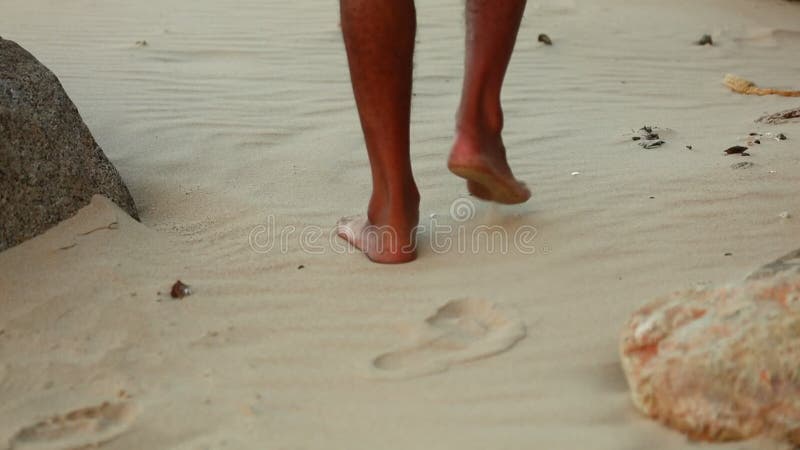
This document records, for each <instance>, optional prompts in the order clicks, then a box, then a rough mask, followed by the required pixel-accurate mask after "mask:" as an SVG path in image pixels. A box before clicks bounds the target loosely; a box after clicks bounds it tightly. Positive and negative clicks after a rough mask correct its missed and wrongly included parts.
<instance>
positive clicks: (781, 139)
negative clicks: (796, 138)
mask: <svg viewBox="0 0 800 450" xmlns="http://www.w3.org/2000/svg"><path fill="white" fill-rule="evenodd" d="M775 139H777V140H779V141H785V140H786V135H785V134H783V133H780V134H778V135H777V136H775Z"/></svg>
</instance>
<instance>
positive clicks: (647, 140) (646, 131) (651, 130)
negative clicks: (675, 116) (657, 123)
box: [631, 125, 667, 150]
mask: <svg viewBox="0 0 800 450" xmlns="http://www.w3.org/2000/svg"><path fill="white" fill-rule="evenodd" d="M636 133H637V134H636V135H634V136H633V137H631V140H633V141H637V142H638V143H639V146H640V147H642V148H644V149H647V150H650V149H653V148H658V147H661V146H662V145H664V144H666V143H667V142H666V141H665V140H663V139H661V135H660V133H659V128H658V127H654V126H649V125H645V126H643V127H642V128H639V130H637V131H636Z"/></svg>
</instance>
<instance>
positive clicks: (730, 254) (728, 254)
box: [725, 252, 733, 256]
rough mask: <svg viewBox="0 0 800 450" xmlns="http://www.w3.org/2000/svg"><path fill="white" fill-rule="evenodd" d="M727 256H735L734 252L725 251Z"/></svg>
mask: <svg viewBox="0 0 800 450" xmlns="http://www.w3.org/2000/svg"><path fill="white" fill-rule="evenodd" d="M725 256H733V253H730V252H728V253H725Z"/></svg>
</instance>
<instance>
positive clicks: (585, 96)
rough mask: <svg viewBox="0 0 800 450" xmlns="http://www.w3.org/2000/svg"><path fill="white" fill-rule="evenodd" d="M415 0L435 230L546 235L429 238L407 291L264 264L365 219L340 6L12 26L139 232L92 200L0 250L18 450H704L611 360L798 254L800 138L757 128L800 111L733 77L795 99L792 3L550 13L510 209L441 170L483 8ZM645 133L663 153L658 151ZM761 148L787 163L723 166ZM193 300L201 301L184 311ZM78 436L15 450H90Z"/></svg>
mask: <svg viewBox="0 0 800 450" xmlns="http://www.w3.org/2000/svg"><path fill="white" fill-rule="evenodd" d="M417 7H418V12H419V34H418V41H419V44H418V53H417V58H416V75H415V81H416V85H415V97H414V111H413V124H412V125H413V129H412V140H413V150H412V151H413V157H414V168H415V170H416V174H417V180H418V183H419V186H420V190H421V192H422V195H423V200H422V214H423V217H424V218H425V220H426V221H427V222H430V221H431V220H433V219H430V215H431V214H436V216H435V218H436V220H437V221H438V223H439V224H440V225H451V226H453V227H454V228H453V230H458V229H462V228H464V229H472V228H474V227H476V226H479V225H497V226H500V227H502V229H504V230H506V231H507V232H508V233H513V232H516V231H517V230H520V229H522V230H532V229H535V231H536V233H535V236H534V239H533V240H529V241H526V242H527V244H529V245H527V246H526V247H525V248H524V249H522V250H524V251H520V249H519V248H517V249H513V251H509V252H505V254H503V252H500V251H498V249H497V248H496V249H495V251H488V249H486V248H478V249H476V251H469V250H470V249H469V248H467V249H466V250H467V251H458V249H451V251H447V252H445V251H439V249H437V250H436V251H434V249H432V248H431V245H430V243H431V242H432V241H433V240H432V238H431V235H430V234H426V235H424V236H423V238H422V248H421V250H420V258H419V260H418V261H416V262H414V263H412V264H408V265H404V266H399V267H388V266H380V265H376V264H372V263H370V262H369V261H367V259H366V258H364V257H363V256H361V255H358V254H355V253H352V252H345V253H347V254H340V253H343V252H341V251H334V249H332V248H331V247H330V246H329V245H328V246H323V249H324V251H314V250H315V249H316V247H314V248H309V245H308V242H303V241H301V240H300V239H299V237H298V233H299V231H297V232H296V233H293V234H291V235H290V236H289V237H288V238H287V239H285V241H284V242H285V245H283V246H280V245H277V246H275V247H274V248H273V249H272V250H270V251H265V250H267V249H266V248H265V247H264V241H263V240H261V239H260V237H263V233H260V232H261V231H263V230H264V229H265V228H264V227H265V226H267V225H270V226H273V227H275V229H283V230H290V228H287V227H295V228H296V229H297V230H300V229H303V228H305V229H306V230H309V229H310V230H312V231H313V230H315V229H316V230H317V231H318V232H320V233H328V232H330V230H331V229H332V227H333V225H334V224H335V221H336V220H337V219H338V218H339V217H340V216H342V215H351V214H357V213H361V212H362V211H363V208H365V205H366V201H367V198H368V192H369V186H370V180H369V169H368V165H367V160H366V156H365V151H364V145H363V142H362V137H361V135H360V129H359V125H358V122H357V116H356V112H355V110H354V104H353V100H352V94H351V90H350V85H349V79H348V73H347V68H346V62H345V57H344V54H343V48H342V42H341V38H340V31H339V28H338V11H337V8H336V7H335V3H334V2H329V1H322V0H307V1H303V2H263V1H258V2H257V1H244V0H239V1H229V0H194V1H189V0H176V1H171V2H164V1H151V0H142V1H138V2H130V1H122V0H108V1H103V2H94V1H89V0H76V1H70V2H50V1H45V0H5V1H4V3H3V8H2V10H3V11H2V14H0V32H2V36H3V37H4V38H6V39H12V40H15V41H17V42H19V43H20V44H21V45H23V46H24V47H25V48H27V49H28V50H29V51H31V52H32V53H33V54H34V55H36V56H37V57H38V58H39V59H40V60H41V61H42V62H44V63H45V64H46V65H47V66H48V67H49V68H50V69H51V70H53V71H54V72H55V73H56V74H57V75H58V76H59V77H60V78H61V80H62V82H63V84H64V86H65V88H66V90H67V92H68V93H69V94H70V95H71V97H72V99H73V100H74V102H75V103H76V105H77V106H78V108H79V109H80V111H81V113H82V114H83V116H84V118H85V120H86V122H87V124H88V125H89V127H90V129H91V130H92V131H93V133H94V134H95V136H96V138H97V140H98V142H99V143H100V145H101V146H102V147H103V148H104V149H105V151H106V153H107V154H108V156H109V158H110V159H111V161H112V162H113V163H114V164H115V165H116V167H117V168H118V169H119V171H120V173H121V174H122V176H123V178H124V179H125V180H126V181H127V183H128V186H129V188H130V190H131V193H132V194H133V197H134V199H135V200H136V202H137V204H138V206H139V208H140V212H141V216H142V222H141V223H138V222H135V221H133V220H131V219H129V218H128V217H126V216H125V215H124V214H122V213H121V212H120V211H119V210H118V209H116V208H115V207H114V206H113V205H112V204H110V203H109V202H107V201H106V200H104V199H103V198H96V199H95V201H94V202H93V203H92V205H90V206H88V207H86V208H84V209H83V210H82V211H81V212H80V213H79V214H78V215H77V216H76V217H74V218H72V219H69V220H67V221H65V222H63V223H61V224H59V225H58V226H56V227H55V228H53V229H51V230H50V231H49V232H47V233H46V234H44V235H41V236H39V237H37V238H35V239H33V240H31V241H28V242H26V243H24V244H22V245H20V246H17V247H14V248H12V249H10V250H8V251H5V252H3V253H0V448H3V447H2V446H3V445H4V443H5V442H7V441H8V440H9V439H11V438H12V436H14V435H15V434H16V433H17V432H19V431H20V430H22V429H26V427H30V426H31V425H33V424H35V423H36V422H37V421H39V420H42V419H44V418H47V417H51V416H54V415H59V414H65V413H67V412H69V411H72V410H78V409H81V408H85V407H91V406H93V405H99V404H101V403H102V402H104V401H114V400H115V399H117V398H118V396H119V395H120V391H121V390H124V391H125V392H126V395H127V396H129V397H130V399H129V400H128V401H130V402H134V403H135V409H134V408H132V409H130V411H136V413H135V414H133V413H126V414H124V415H120V416H119V417H111V418H109V420H115V421H118V423H115V424H113V426H110V427H108V428H107V429H109V430H113V431H114V432H115V433H116V434H118V436H116V439H113V440H110V441H109V442H107V443H105V444H103V446H102V448H104V449H116V450H128V449H130V450H134V449H137V450H138V449H145V448H148V449H149V448H152V449H162V448H165V449H166V448H170V449H220V448H231V449H264V448H269V449H374V448H382V449H411V448H424V449H427V450H436V449H458V450H468V449H481V450H483V449H486V448H498V449H504V448H508V449H517V448H547V449H575V448H592V449H601V450H604V449H608V450H625V449H632V450H633V449H643V448H648V449H651V448H652V449H688V448H698V447H702V446H699V445H696V444H692V443H690V442H689V441H687V439H686V438H685V437H684V436H682V435H680V434H678V433H676V432H673V431H670V430H668V429H665V428H663V427H661V426H660V425H658V424H656V423H653V422H651V421H649V420H647V419H646V418H643V417H641V416H640V415H639V414H638V413H637V412H636V411H635V410H634V408H633V406H632V404H631V401H630V398H629V393H628V388H627V386H626V384H625V380H624V377H623V374H622V370H621V369H620V365H619V361H618V359H617V351H616V347H617V337H618V333H619V330H620V328H621V327H622V326H623V324H624V323H625V321H626V320H627V318H628V316H629V314H630V313H631V312H632V311H634V310H635V309H636V308H637V307H639V306H640V305H641V304H642V303H643V302H645V301H647V300H649V299H651V298H653V297H656V296H658V295H662V294H665V293H668V292H670V291H673V290H678V289H683V288H687V287H691V286H694V285H696V284H698V283H724V282H727V281H730V280H738V279H740V278H742V277H744V276H745V275H746V274H747V273H749V272H750V271H752V270H753V269H755V268H756V267H758V266H759V265H761V264H762V263H766V262H768V261H771V260H773V259H775V258H776V257H778V256H780V255H783V254H785V253H787V252H788V251H789V250H792V249H794V248H797V247H800V239H798V236H800V197H798V195H797V186H799V185H800V147H799V146H798V145H800V144H798V143H800V123H797V122H795V123H787V124H781V125H766V124H755V123H754V122H753V121H754V120H755V119H757V118H758V117H760V116H762V115H764V114H768V113H773V112H778V111H782V110H785V109H789V108H793V107H797V106H798V105H797V101H796V100H793V99H788V98H779V97H752V96H741V95H738V94H735V93H731V92H730V91H729V90H728V89H727V88H726V87H725V86H723V85H722V82H721V80H722V77H723V76H724V75H725V74H726V73H736V74H739V75H741V76H743V77H745V78H747V79H749V80H753V81H754V82H756V83H758V84H759V85H764V86H770V87H775V88H785V89H797V88H798V83H800V80H798V79H797V73H798V69H800V66H799V65H798V62H797V61H798V60H797V55H798V54H800V25H798V24H799V23H800V20H798V19H800V7H799V6H798V5H797V4H792V3H791V2H784V1H782V0H706V1H703V2H697V1H692V0H675V1H670V2H664V1H655V0H641V1H638V2H635V3H634V2H625V1H622V0H607V1H604V2H595V1H591V0H547V1H545V0H543V1H538V2H537V1H531V2H530V4H529V6H528V10H527V13H526V17H525V20H524V22H523V26H522V30H521V32H520V38H519V43H518V48H517V52H516V53H515V56H514V59H513V61H512V65H511V68H510V71H509V75H508V79H507V85H506V88H505V91H504V99H505V107H506V127H507V131H506V135H505V141H506V144H507V146H508V148H509V153H510V159H511V162H512V164H513V165H514V168H515V172H516V174H517V175H518V176H519V177H520V178H521V179H522V180H524V181H526V182H527V183H528V184H529V185H530V186H531V187H532V189H533V191H534V197H533V199H531V201H530V202H528V203H527V204H525V205H521V206H516V207H500V206H493V205H487V204H482V203H478V202H471V201H470V200H469V199H466V198H465V195H466V188H465V186H464V184H463V183H462V182H461V181H460V180H459V179H457V178H455V177H453V176H451V175H450V174H449V173H448V172H447V170H446V167H445V158H446V155H447V152H448V150H449V148H448V147H449V144H450V141H451V139H452V128H453V125H452V124H453V117H454V110H455V107H456V105H457V103H458V94H459V85H460V80H461V65H462V61H463V54H462V51H461V48H462V33H463V26H462V19H463V14H462V12H461V8H462V5H461V2H460V1H456V0H443V1H431V0H429V1H420V2H418V5H417ZM539 33H547V34H548V35H549V36H550V37H551V38H552V40H553V43H554V45H553V46H552V47H548V46H544V45H543V44H541V43H539V42H537V36H538V34H539ZM706 33H710V34H712V36H713V38H714V41H715V43H716V44H717V45H716V46H713V47H708V46H705V47H701V46H696V45H693V42H694V41H696V40H697V39H699V37H700V36H702V35H703V34H706ZM137 41H146V42H147V45H141V44H139V45H137ZM644 125H656V126H659V127H661V128H662V129H664V130H665V131H663V132H662V134H661V138H662V139H664V140H665V141H667V143H666V144H665V145H663V146H661V147H658V148H655V149H652V150H645V149H643V148H641V147H639V146H638V145H636V143H635V142H633V141H632V140H631V136H632V135H634V134H635V130H637V129H638V128H640V127H642V126H644ZM755 131H760V132H765V133H766V132H770V133H778V132H782V133H785V134H786V135H787V136H788V138H789V139H788V140H786V141H781V142H778V141H775V140H772V139H767V138H764V139H762V144H761V145H760V146H757V147H756V148H754V149H753V150H752V151H751V153H752V156H751V157H749V158H747V157H743V156H725V155H723V150H724V149H726V148H728V147H731V146H733V145H740V144H742V143H743V142H745V138H746V135H747V134H748V133H750V132H755ZM687 145H689V146H692V150H688V149H687V148H686V146H687ZM744 160H747V161H751V162H753V163H755V165H754V166H753V167H750V168H746V169H742V170H733V169H731V165H732V164H734V163H737V162H741V161H744ZM576 172H577V173H576ZM574 173H576V174H574ZM573 174H574V175H573ZM456 201H458V202H459V203H456V207H454V208H453V210H454V212H458V211H463V210H465V209H466V215H463V216H462V215H458V216H457V219H458V220H456V219H455V218H452V217H451V214H450V210H451V205H454V202H456ZM473 206H474V209H471V208H473ZM462 207H465V208H462ZM784 211H788V212H790V213H791V214H792V216H793V217H791V218H788V219H785V218H782V217H780V214H781V213H782V212H784ZM460 220H464V221H463V222H460ZM112 223H115V224H116V225H112V226H110V227H109V225H110V224H112ZM308 227H312V228H308ZM314 227H315V228H314ZM92 230H94V231H92ZM88 231H92V232H91V233H88V234H84V233H86V232H88ZM251 235H252V236H255V237H256V244H259V245H257V246H256V249H255V250H254V249H253V247H252V246H251V245H250V237H251ZM281 247H283V248H281ZM531 250H532V251H531ZM726 254H727V256H726ZM301 266H302V268H300V267H301ZM177 279H181V280H182V281H184V282H186V283H187V284H189V285H191V286H192V289H193V291H194V294H193V295H191V296H190V297H187V298H185V299H183V300H173V299H171V298H170V297H169V295H168V294H167V293H168V292H169V289H170V286H171V285H172V283H174V282H175V281H176V280H177ZM398 352H399V353H398ZM387 355H389V356H387ZM398 355H400V357H398ZM443 367H444V369H443V370H442V368H443ZM431 368H436V369H437V370H431ZM398 371H399V372H398ZM376 374H377V375H378V376H376ZM126 411H128V410H127V409H126ZM74 433H83V435H75V434H74ZM74 433H73V435H71V436H68V438H69V439H67V438H57V437H54V438H53V439H52V440H51V441H50V442H49V443H48V441H37V442H38V443H39V444H41V445H40V447H31V446H27V447H24V446H23V445H21V444H20V443H19V442H18V443H17V444H16V445H17V448H25V449H31V448H51V449H55V448H63V445H62V444H63V443H64V442H78V441H80V439H82V438H81V436H83V437H84V438H85V439H84V440H85V441H87V442H89V441H91V440H92V435H91V431H86V430H82V431H75V432H74ZM107 437H108V436H105V437H104V440H105V438H107ZM59 439H61V440H59ZM42 442H44V444H42ZM23 444H24V443H23ZM39 444H37V445H39ZM42 445H43V446H42ZM761 445H763V443H744V444H733V445H728V446H720V447H718V448H721V449H743V448H746V449H749V448H760V446H761Z"/></svg>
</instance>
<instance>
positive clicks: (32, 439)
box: [9, 401, 136, 450]
mask: <svg viewBox="0 0 800 450" xmlns="http://www.w3.org/2000/svg"><path fill="white" fill-rule="evenodd" d="M135 418H136V408H135V407H134V405H133V403H131V402H129V401H119V402H113V403H112V402H105V403H103V404H101V405H97V406H90V407H88V408H82V409H77V410H75V411H70V412H68V413H66V414H63V415H57V416H53V417H50V418H48V419H45V420H43V421H41V422H39V423H36V424H34V425H31V426H28V427H25V428H23V429H22V430H20V431H19V432H17V434H15V435H14V437H12V438H11V440H10V441H9V444H10V445H11V447H10V449H11V450H77V449H84V448H95V447H96V446H98V445H100V444H102V443H104V442H108V441H110V440H112V439H114V438H116V437H118V436H119V435H121V434H122V433H124V432H125V431H127V430H128V428H130V426H131V424H132V423H133V421H134V419H135Z"/></svg>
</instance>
